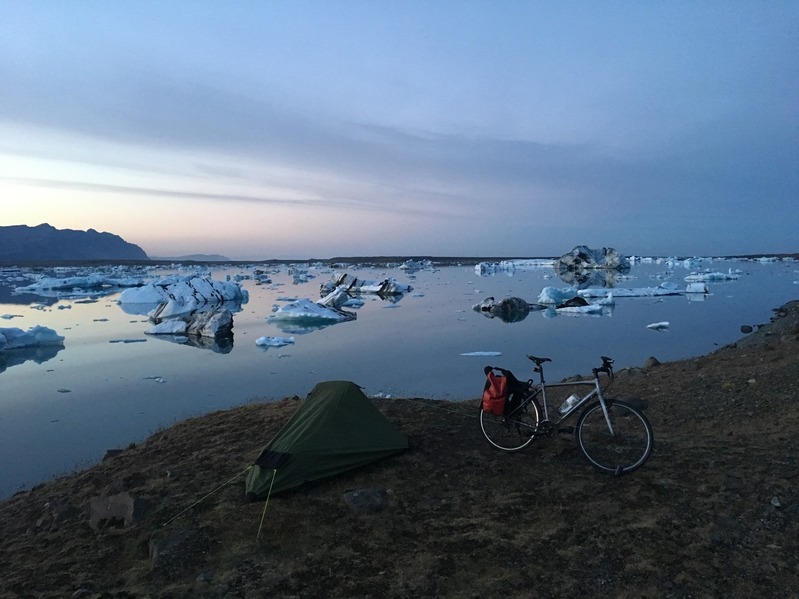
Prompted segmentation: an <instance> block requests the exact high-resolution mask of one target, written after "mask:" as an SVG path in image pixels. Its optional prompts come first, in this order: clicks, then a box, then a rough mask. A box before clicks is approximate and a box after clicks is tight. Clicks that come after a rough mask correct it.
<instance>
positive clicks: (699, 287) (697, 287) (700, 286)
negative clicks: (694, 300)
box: [685, 282, 708, 293]
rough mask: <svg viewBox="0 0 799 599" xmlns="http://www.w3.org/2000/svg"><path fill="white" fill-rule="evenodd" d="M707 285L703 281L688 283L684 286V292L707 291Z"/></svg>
mask: <svg viewBox="0 0 799 599" xmlns="http://www.w3.org/2000/svg"><path fill="white" fill-rule="evenodd" d="M707 292H708V289H707V285H706V284H705V283H704V282H699V283H688V285H687V286H686V288H685V293H707Z"/></svg>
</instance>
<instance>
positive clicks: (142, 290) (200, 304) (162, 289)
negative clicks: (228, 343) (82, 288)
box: [117, 275, 249, 318]
mask: <svg viewBox="0 0 799 599" xmlns="http://www.w3.org/2000/svg"><path fill="white" fill-rule="evenodd" d="M248 299H249V294H248V293H247V290H246V289H242V287H241V285H240V284H239V283H235V282H229V281H214V280H212V279H211V278H210V277H198V276H194V275H188V276H184V277H166V278H163V279H159V280H157V281H152V282H150V283H147V284H146V285H143V286H141V287H137V288H130V289H125V291H123V292H122V293H121V294H120V296H119V299H118V300H117V303H118V304H119V305H120V306H121V307H122V309H123V310H124V311H125V312H126V313H128V314H147V315H150V314H151V313H153V310H157V313H153V317H154V318H167V316H166V314H168V315H170V317H177V316H182V315H186V314H191V313H193V312H197V311H200V312H205V311H214V310H218V309H219V308H220V307H221V306H222V305H224V306H225V308H226V309H230V310H231V311H238V310H239V309H241V304H243V303H246V302H247V301H248ZM164 311H166V314H164Z"/></svg>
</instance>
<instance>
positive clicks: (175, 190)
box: [0, 0, 799, 260]
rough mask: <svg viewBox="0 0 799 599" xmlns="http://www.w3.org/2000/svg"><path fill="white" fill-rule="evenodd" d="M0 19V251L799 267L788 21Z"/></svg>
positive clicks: (116, 10) (582, 16)
mask: <svg viewBox="0 0 799 599" xmlns="http://www.w3.org/2000/svg"><path fill="white" fill-rule="evenodd" d="M0 14H2V15H3V18H2V19H0V201H2V208H0V226H7V225H21V224H24V225H30V226H35V225H38V224H41V223H49V224H50V225H52V226H54V227H56V228H59V229H79V230H86V229H89V228H93V229H95V230H98V231H108V232H110V233H114V234H117V235H120V236H121V237H123V238H124V239H125V240H126V241H129V242H131V243H135V244H137V245H139V246H141V247H142V249H144V251H145V252H147V254H148V255H149V256H151V257H166V256H182V255H187V254H195V253H205V254H222V255H224V256H227V257H228V258H231V259H239V260H261V259H273V258H276V259H283V258H295V259H305V258H328V257H338V256H370V255H385V256H389V255H391V256H422V255H432V256H486V257H488V256H497V257H533V256H559V255H561V254H564V253H566V252H568V251H570V250H571V249H572V248H573V247H575V246H576V245H587V246H589V247H592V248H600V247H613V248H615V249H616V250H617V251H619V252H621V253H622V254H625V255H628V256H634V255H657V256H711V255H742V254H760V253H794V252H799V243H798V240H799V234H797V229H798V228H797V224H798V223H799V208H798V207H797V206H798V205H799V202H797V199H799V197H798V196H799V2H796V1H795V0H791V1H779V0H773V1H768V2H761V1H756V0H751V1H747V2H740V1H735V0H724V1H713V0H703V1H701V2H696V1H693V0H691V1H684V0H673V1H668V2H665V1H645V0H641V1H626V2H617V1H612V0H608V1H601V2H596V1H593V0H590V1H588V0H586V1H569V0H565V1H558V2H551V1H546V2H545V1H537V0H528V1H524V2H522V1H512V0H489V1H481V0H461V1H456V0H439V1H433V0H402V1H398V0H397V1H394V0H361V1H358V0H338V1H321V0H318V1H307V0H291V1H289V0H283V1H271V0H260V1H254V0H253V1H246V0H230V1H222V0H219V1H207V0H196V1H191V2H189V1H186V0H169V1H163V0H158V1H153V2H149V1H146V0H136V1H135V2H131V1H130V0H96V1H91V0H76V1H74V2H63V1H60V0H58V1H57V0H52V1H46V0H0Z"/></svg>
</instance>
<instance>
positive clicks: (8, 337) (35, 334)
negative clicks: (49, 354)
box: [0, 325, 64, 351]
mask: <svg viewBox="0 0 799 599" xmlns="http://www.w3.org/2000/svg"><path fill="white" fill-rule="evenodd" d="M63 344H64V337H62V336H61V335H59V334H57V333H56V332H55V331H54V330H53V329H51V328H48V327H43V326H38V325H37V326H34V327H31V328H29V329H28V330H27V331H23V330H22V329H20V328H17V327H8V328H2V327H0V351H2V350H7V349H23V348H30V347H44V346H48V345H63Z"/></svg>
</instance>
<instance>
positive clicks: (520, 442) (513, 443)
mask: <svg viewBox="0 0 799 599" xmlns="http://www.w3.org/2000/svg"><path fill="white" fill-rule="evenodd" d="M540 414H541V411H540V410H539V408H538V402H536V400H535V398H534V397H525V398H524V399H522V401H521V403H520V405H519V407H517V408H515V409H514V410H512V411H511V412H510V413H509V414H507V415H500V416H495V415H494V414H492V413H491V412H486V411H485V410H483V409H481V410H480V428H482V429H483V434H484V435H485V438H486V439H488V442H489V443H491V445H493V446H494V447H496V448H497V449H501V450H503V451H517V450H519V449H521V448H522V447H526V446H527V445H529V444H530V442H531V441H532V440H533V439H535V430H536V428H537V427H538V422H539V421H540Z"/></svg>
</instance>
